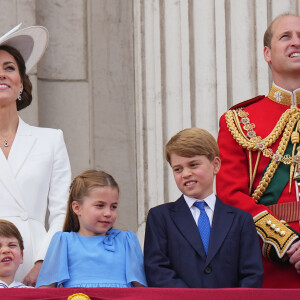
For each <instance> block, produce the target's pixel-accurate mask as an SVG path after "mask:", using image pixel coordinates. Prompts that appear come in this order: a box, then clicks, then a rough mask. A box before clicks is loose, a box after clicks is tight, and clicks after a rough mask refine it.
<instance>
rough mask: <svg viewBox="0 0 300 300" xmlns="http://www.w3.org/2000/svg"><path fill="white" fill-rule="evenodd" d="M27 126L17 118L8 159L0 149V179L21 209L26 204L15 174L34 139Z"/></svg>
mask: <svg viewBox="0 0 300 300" xmlns="http://www.w3.org/2000/svg"><path fill="white" fill-rule="evenodd" d="M29 127H30V126H29V125H27V124H26V123H24V122H23V121H22V120H21V119H20V118H19V125H18V130H17V133H16V137H15V140H14V142H13V145H12V148H11V150H10V153H9V157H8V160H6V158H5V156H4V154H3V152H2V151H0V170H1V172H0V181H1V182H2V183H3V185H4V187H5V188H6V189H7V191H8V192H9V194H10V195H11V196H12V197H13V198H14V199H15V200H16V202H17V203H18V204H19V205H20V206H21V207H22V208H23V209H25V208H26V206H25V203H24V201H23V197H22V194H21V192H20V189H19V186H18V184H17V181H16V175H17V173H18V172H19V170H20V168H21V166H22V164H23V163H24V161H25V159H26V157H27V156H28V153H29V151H30V150H31V148H32V146H33V144H34V141H35V138H33V137H31V136H30V137H29V135H30V134H29V131H30V130H29ZM25 137H29V139H28V140H29V141H26V138H25Z"/></svg>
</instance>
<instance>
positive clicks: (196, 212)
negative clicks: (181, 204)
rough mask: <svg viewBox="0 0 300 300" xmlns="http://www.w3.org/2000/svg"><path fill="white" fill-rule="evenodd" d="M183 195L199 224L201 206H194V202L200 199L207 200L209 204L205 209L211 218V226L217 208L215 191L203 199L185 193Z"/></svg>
mask: <svg viewBox="0 0 300 300" xmlns="http://www.w3.org/2000/svg"><path fill="white" fill-rule="evenodd" d="M183 197H184V200H185V202H186V204H187V205H188V207H189V209H190V211H191V213H192V215H193V218H194V220H195V222H196V224H197V225H198V219H199V216H200V210H199V208H197V207H196V206H194V203H195V202H196V201H199V202H202V201H205V202H206V204H207V205H205V206H204V209H205V212H206V214H207V216H208V218H209V222H210V226H211V224H212V219H213V215H214V210H215V204H216V195H215V194H214V193H212V194H210V195H209V196H208V197H206V198H204V199H201V200H199V199H195V198H191V197H188V196H186V195H183Z"/></svg>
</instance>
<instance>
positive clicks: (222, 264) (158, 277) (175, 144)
mask: <svg viewBox="0 0 300 300" xmlns="http://www.w3.org/2000/svg"><path fill="white" fill-rule="evenodd" d="M165 156H166V159H167V161H168V162H169V164H170V166H171V168H172V171H173V175H174V178H175V182H176V184H177V187H178V189H179V190H180V191H181V192H182V194H183V195H182V196H181V197H180V198H179V199H178V200H177V201H175V202H170V203H165V204H162V205H159V206H157V207H154V208H152V209H150V211H149V214H148V218H147V224H146V233H145V244H144V264H145V272H146V278H147V282H148V285H149V286H151V287H177V288H230V287H248V288H253V287H261V285H262V278H263V267H262V260H261V254H260V248H259V242H258V237H257V234H256V230H255V226H254V223H253V220H252V217H251V215H250V214H249V213H247V212H245V211H242V210H239V209H237V208H234V207H232V206H228V205H226V204H224V203H223V202H221V200H220V199H219V198H218V197H216V195H215V194H214V193H213V182H214V176H215V175H216V174H217V173H218V171H219V169H220V166H221V161H220V158H219V149H218V145H217V143H216V140H215V139H214V137H213V136H212V135H211V134H210V133H208V132H207V131H206V130H204V129H200V128H189V129H185V130H182V131H180V132H179V133H177V134H176V135H175V136H173V137H172V138H171V139H170V141H169V142H168V143H167V145H166V148H165ZM201 203H202V204H201ZM203 206H204V208H203ZM198 207H199V208H198ZM197 225H198V226H197Z"/></svg>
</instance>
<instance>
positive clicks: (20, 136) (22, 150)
mask: <svg viewBox="0 0 300 300" xmlns="http://www.w3.org/2000/svg"><path fill="white" fill-rule="evenodd" d="M35 141H36V137H35V136H33V135H32V130H31V126H29V125H28V124H26V123H25V122H24V121H23V120H22V119H21V118H20V117H19V126H18V130H17V134H16V137H15V140H14V143H13V145H12V147H11V151H10V153H9V157H8V160H9V164H10V166H11V169H12V172H13V175H14V177H16V176H17V175H18V173H19V171H20V169H21V168H22V165H23V164H24V162H25V160H26V158H27V157H28V154H29V152H30V150H31V149H32V147H33V145H34V143H35Z"/></svg>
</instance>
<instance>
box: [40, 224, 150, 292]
mask: <svg viewBox="0 0 300 300" xmlns="http://www.w3.org/2000/svg"><path fill="white" fill-rule="evenodd" d="M132 281H137V282H139V283H141V284H142V285H144V286H147V282H146V278H145V273H144V264H143V253H142V250H141V246H140V244H139V241H138V239H137V237H136V235H135V234H134V233H133V232H131V231H126V232H125V231H121V230H118V229H110V230H109V231H108V232H107V235H97V236H82V235H80V234H78V233H77V232H60V231H59V232H57V233H56V234H55V235H54V236H53V238H52V240H51V243H50V246H49V249H48V251H47V255H46V257H45V260H44V262H43V265H42V268H41V271H40V274H39V277H38V280H37V284H36V287H39V286H42V285H49V284H52V283H54V282H57V286H60V285H61V284H62V285H63V287H121V288H123V287H132V284H131V282H132Z"/></svg>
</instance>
